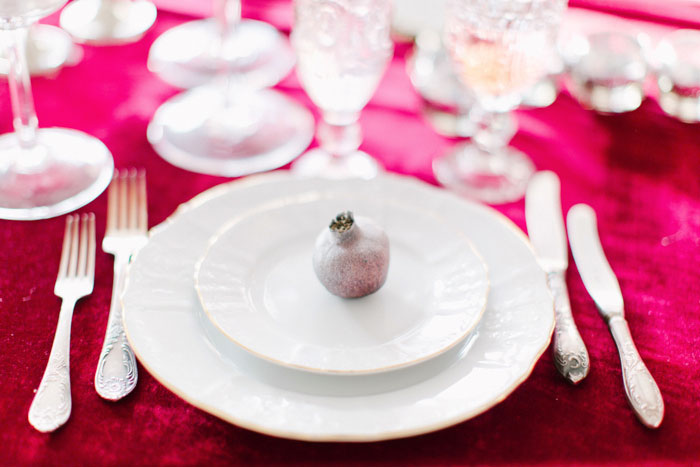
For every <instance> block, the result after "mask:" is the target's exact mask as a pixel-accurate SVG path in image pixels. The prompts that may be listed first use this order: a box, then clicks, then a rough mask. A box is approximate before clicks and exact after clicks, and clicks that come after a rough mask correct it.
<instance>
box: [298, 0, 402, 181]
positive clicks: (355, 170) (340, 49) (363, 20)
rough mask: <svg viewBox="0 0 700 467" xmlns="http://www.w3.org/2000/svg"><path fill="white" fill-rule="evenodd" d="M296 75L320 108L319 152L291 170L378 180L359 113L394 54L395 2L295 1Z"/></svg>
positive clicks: (302, 160) (366, 0)
mask: <svg viewBox="0 0 700 467" xmlns="http://www.w3.org/2000/svg"><path fill="white" fill-rule="evenodd" d="M294 13H295V22H294V27H293V29H292V46H293V47H294V50H296V53H297V75H298V76H299V80H300V81H301V84H302V86H303V87H304V89H305V90H306V93H307V94H308V95H309V97H310V98H311V100H312V101H313V102H314V104H316V106H317V107H319V108H320V109H321V113H322V121H321V122H320V123H319V126H318V130H317V137H318V140H319V143H320V146H321V147H320V148H318V149H314V150H312V151H309V152H307V153H306V154H304V155H302V156H301V157H300V158H299V159H298V160H297V161H296V162H295V163H294V165H293V166H292V170H293V171H295V172H297V173H299V174H301V175H305V176H323V177H332V178H345V177H362V178H371V177H374V176H375V175H376V174H377V173H378V171H379V164H378V163H377V162H376V161H375V160H374V159H373V158H371V157H370V156H369V155H367V154H366V153H364V152H362V151H359V150H358V148H359V146H360V143H361V142H362V133H361V130H360V125H359V123H358V119H359V117H360V112H361V111H362V109H363V108H364V107H365V105H367V102H368V101H369V99H370V98H371V97H372V94H374V91H375V90H376V88H377V85H378V84H379V80H380V79H381V77H382V75H383V74H384V70H385V69H386V66H387V64H388V62H389V60H390V59H391V56H392V54H393V50H394V48H393V43H392V42H391V38H390V36H389V33H390V21H391V0H295V1H294Z"/></svg>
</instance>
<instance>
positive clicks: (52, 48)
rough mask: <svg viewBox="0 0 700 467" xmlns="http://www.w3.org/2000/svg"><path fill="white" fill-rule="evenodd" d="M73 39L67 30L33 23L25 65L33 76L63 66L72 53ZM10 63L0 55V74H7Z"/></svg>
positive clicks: (45, 73)
mask: <svg viewBox="0 0 700 467" xmlns="http://www.w3.org/2000/svg"><path fill="white" fill-rule="evenodd" d="M73 50H74V49H73V40H72V39H71V38H70V36H69V35H68V33H67V32H65V31H64V30H63V29H61V28H57V27H56V26H49V25H48V24H34V25H32V26H31V28H30V29H29V36H28V40H27V66H28V67H29V73H30V74H31V75H33V76H41V75H49V74H52V73H54V72H56V71H58V70H60V69H61V67H63V65H65V64H66V62H67V61H68V60H69V59H70V58H72V55H73ZM9 70H10V63H9V61H8V60H7V57H6V56H5V54H3V55H2V56H1V57H0V75H2V76H7V73H8V72H9Z"/></svg>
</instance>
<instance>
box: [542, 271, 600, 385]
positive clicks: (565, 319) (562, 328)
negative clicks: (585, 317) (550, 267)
mask: <svg viewBox="0 0 700 467" xmlns="http://www.w3.org/2000/svg"><path fill="white" fill-rule="evenodd" d="M547 281H548V283H549V288H550V290H551V291H552V295H554V313H555V317H556V321H555V323H556V324H555V328H554V343H553V346H552V353H553V356H554V366H556V368H557V370H559V373H561V375H562V376H563V377H565V378H566V379H567V380H569V381H570V382H571V383H573V384H576V383H578V382H580V381H581V380H582V379H583V378H585V377H586V375H587V374H588V370H589V369H590V360H589V357H588V350H587V349H586V345H585V344H584V343H583V339H581V334H579V332H578V329H577V328H576V323H575V322H574V317H573V315H572V314H571V303H570V302H569V293H568V291H567V290H566V279H565V277H564V273H563V272H551V273H549V274H547Z"/></svg>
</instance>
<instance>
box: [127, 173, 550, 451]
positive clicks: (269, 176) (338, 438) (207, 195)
mask: <svg viewBox="0 0 700 467" xmlns="http://www.w3.org/2000/svg"><path fill="white" fill-rule="evenodd" d="M387 176H389V177H392V178H397V179H398V178H403V180H405V181H406V182H409V183H412V184H414V185H418V186H422V187H424V188H427V189H430V190H437V191H439V190H440V188H438V187H435V186H433V185H430V184H428V183H426V182H424V181H422V180H420V179H418V178H417V177H414V176H411V175H408V176H406V175H398V174H397V175H390V174H382V175H381V177H387ZM288 177H289V175H288V172H287V171H285V170H274V171H271V172H267V173H262V174H254V175H250V176H248V177H246V178H244V179H237V180H232V181H229V182H224V183H222V184H219V185H216V186H214V187H211V188H209V189H207V190H205V191H203V192H201V193H199V194H197V195H195V196H194V197H192V198H191V199H190V200H188V201H186V202H184V203H181V204H180V205H178V207H177V208H176V209H175V211H173V213H172V214H170V216H168V217H167V218H166V219H165V220H164V221H163V222H161V223H160V224H158V225H156V226H154V227H152V228H151V229H150V230H149V232H148V236H149V240H150V238H151V237H152V236H154V235H156V234H158V233H159V232H161V231H162V230H164V229H165V228H167V227H168V226H169V225H170V224H172V223H173V222H175V220H176V219H177V217H178V216H179V215H180V214H182V213H185V212H188V211H190V210H191V209H194V208H196V207H199V206H201V205H203V204H205V203H206V202H208V201H209V200H210V199H214V198H217V197H219V196H221V195H222V194H224V193H226V192H228V191H231V190H235V191H238V190H240V189H244V188H245V187H248V186H257V185H261V184H264V183H268V182H270V181H274V180H276V179H287V178H288ZM461 201H462V202H466V203H468V204H471V205H472V206H473V207H476V208H477V209H481V210H484V211H486V212H488V213H489V214H491V215H493V216H494V217H495V218H496V219H497V220H498V221H499V222H501V223H502V224H503V225H504V227H506V228H507V229H508V230H509V231H511V233H513V234H514V235H515V236H516V237H517V238H518V239H520V242H521V243H522V244H523V245H524V246H525V247H526V248H527V249H528V251H529V252H530V253H531V254H532V256H533V258H535V262H536V255H535V251H534V248H533V247H532V244H531V243H530V241H529V239H528V237H527V236H526V235H525V233H524V232H523V231H522V230H521V229H520V228H519V227H518V226H517V225H516V224H515V223H514V222H513V221H512V220H510V219H509V218H508V217H506V216H505V215H503V214H502V213H500V212H499V211H497V210H495V209H493V208H492V207H490V206H487V205H481V204H478V203H475V202H473V201H470V200H468V199H464V198H462V199H461ZM137 256H138V253H136V254H135V255H134V256H133V257H132V261H131V262H130V263H129V265H128V267H127V270H126V272H125V282H124V288H123V290H122V293H121V294H120V296H119V301H120V303H121V305H122V310H126V309H127V308H126V307H125V306H124V295H125V291H126V289H127V286H128V284H129V280H130V270H131V267H132V264H133V263H134V260H135V259H136V258H137ZM536 263H537V262H536ZM537 267H538V268H539V270H540V272H541V273H542V274H543V275H544V271H542V269H541V266H539V263H537ZM543 277H544V276H543ZM545 292H546V294H547V297H548V303H549V304H550V305H551V310H550V311H551V317H552V319H551V320H550V326H549V330H548V331H547V338H546V339H545V341H544V342H543V344H542V346H541V347H540V348H539V349H538V350H537V351H536V352H535V355H534V358H533V360H532V363H531V364H530V365H529V366H528V368H527V369H526V370H525V371H524V372H523V374H522V375H521V376H520V377H518V378H516V379H515V380H514V381H513V383H512V384H511V385H510V386H509V387H508V388H507V389H505V390H504V391H503V392H502V394H501V395H499V396H498V397H497V398H494V399H492V400H490V401H489V402H487V403H484V404H482V405H480V406H478V407H475V408H473V409H472V410H468V411H465V412H461V413H459V414H456V415H454V416H452V417H448V418H444V419H441V420H440V421H439V422H435V423H432V424H429V425H422V426H420V427H416V428H413V429H397V430H386V431H383V432H381V433H370V434H364V435H344V434H341V435H339V434H309V433H300V432H298V431H294V430H284V429H271V428H268V427H266V426H264V425H262V424H259V423H256V422H254V421H250V420H245V419H243V418H240V417H237V416H235V415H231V414H227V413H225V412H224V411H223V410H220V409H218V408H217V407H215V406H212V405H211V404H209V403H207V402H205V401H203V400H201V399H198V398H197V397H195V396H189V395H187V394H186V393H185V391H182V390H180V389H178V388H177V387H176V386H175V385H174V384H171V383H170V382H169V381H168V379H167V378H166V377H164V376H162V375H160V374H158V372H156V371H155V370H154V369H153V367H152V366H151V365H150V364H148V363H147V362H146V360H145V359H144V358H143V356H142V354H141V352H140V351H138V350H137V347H136V346H134V345H133V337H132V336H131V333H130V332H129V328H128V326H127V322H126V319H125V317H126V313H123V314H122V318H123V324H124V331H125V335H126V337H127V340H128V341H129V343H130V344H131V346H132V350H133V351H134V353H135V354H136V356H137V358H138V360H139V362H140V363H141V365H143V367H144V368H145V369H146V370H147V371H148V373H149V374H150V375H151V376H152V377H153V378H154V379H155V380H156V381H158V382H159V383H160V384H161V385H163V386H164V387H165V388H166V389H168V390H169V391H170V392H172V393H173V394H175V395H176V396H178V397H180V398H181V399H182V400H184V401H185V402H187V403H188V404H190V405H192V406H194V407H196V408H198V409H200V410H203V411H205V412H207V413H209V414H211V415H214V416H216V417H217V418H219V419H221V420H223V421H225V422H227V423H230V424H233V425H235V426H237V427H241V428H245V429H248V430H251V431H254V432H257V433H262V434H265V435H268V436H272V437H276V438H284V439H291V440H298V441H306V442H324V443H328V442H351V443H363V442H378V441H387V440H393V439H401V438H410V437H414V436H420V435H424V434H428V433H433V432H436V431H439V430H443V429H445V428H449V427H452V426H454V425H456V424H459V423H462V422H465V421H467V420H470V419H472V418H474V417H476V416H477V415H480V414H482V413H484V412H486V411H488V410H490V409H491V408H493V407H495V406H496V405H498V404H500V403H501V402H503V401H504V400H505V399H507V398H508V397H509V396H510V395H511V394H513V392H515V390H516V389H517V388H518V387H520V386H521V385H522V384H523V383H524V382H525V381H526V380H527V379H528V378H529V377H530V375H531V374H532V372H533V370H534V368H535V366H536V365H537V363H538V362H539V361H540V358H541V357H542V355H543V354H544V352H545V351H546V350H547V348H549V345H550V343H551V341H552V335H553V332H554V325H555V320H554V317H555V310H554V298H553V295H552V292H551V290H550V288H549V287H548V286H546V281H545Z"/></svg>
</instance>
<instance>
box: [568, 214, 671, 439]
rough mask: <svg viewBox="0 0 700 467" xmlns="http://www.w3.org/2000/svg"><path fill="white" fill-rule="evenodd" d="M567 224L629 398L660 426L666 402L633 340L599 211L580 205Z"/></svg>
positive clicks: (639, 412)
mask: <svg viewBox="0 0 700 467" xmlns="http://www.w3.org/2000/svg"><path fill="white" fill-rule="evenodd" d="M567 225H568V228H569V242H570V243H571V251H572V253H573V255H574V259H575V260H576V266H577V267H578V271H579V274H580V275H581V279H582V280H583V285H585V286H586V290H588V293H589V294H590V296H591V297H592V298H593V301H595V303H596V305H597V306H598V311H599V312H600V315H601V316H602V317H603V319H604V320H605V322H606V323H608V327H609V329H610V333H611V334H612V336H613V339H614V340H615V344H616V345H617V350H618V352H619V354H620V362H621V364H622V378H623V381H624V384H625V393H626V394H627V400H628V401H629V403H630V405H631V406H632V409H634V412H635V414H636V415H637V418H639V421H641V422H642V423H643V424H644V425H645V426H647V427H649V428H658V427H659V425H661V420H663V418H664V401H663V399H662V397H661V391H659V387H658V386H657V385H656V381H654V378H653V377H652V376H651V373H649V370H648V369H647V367H646V365H644V362H643V361H642V358H641V357H640V356H639V352H638V351H637V348H636V347H635V345H634V342H633V341H632V335H631V334H630V329H629V326H628V325H627V320H626V319H625V310H624V304H623V301H622V292H621V291H620V284H619V283H618V282H617V278H616V277H615V273H614V272H613V270H612V268H610V264H608V261H607V259H605V253H604V252H603V247H602V245H601V244H600V238H599V237H598V227H597V224H596V216H595V212H594V211H593V209H592V208H591V207H590V206H588V205H586V204H577V205H576V206H574V207H572V208H571V210H569V215H568V216H567Z"/></svg>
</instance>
